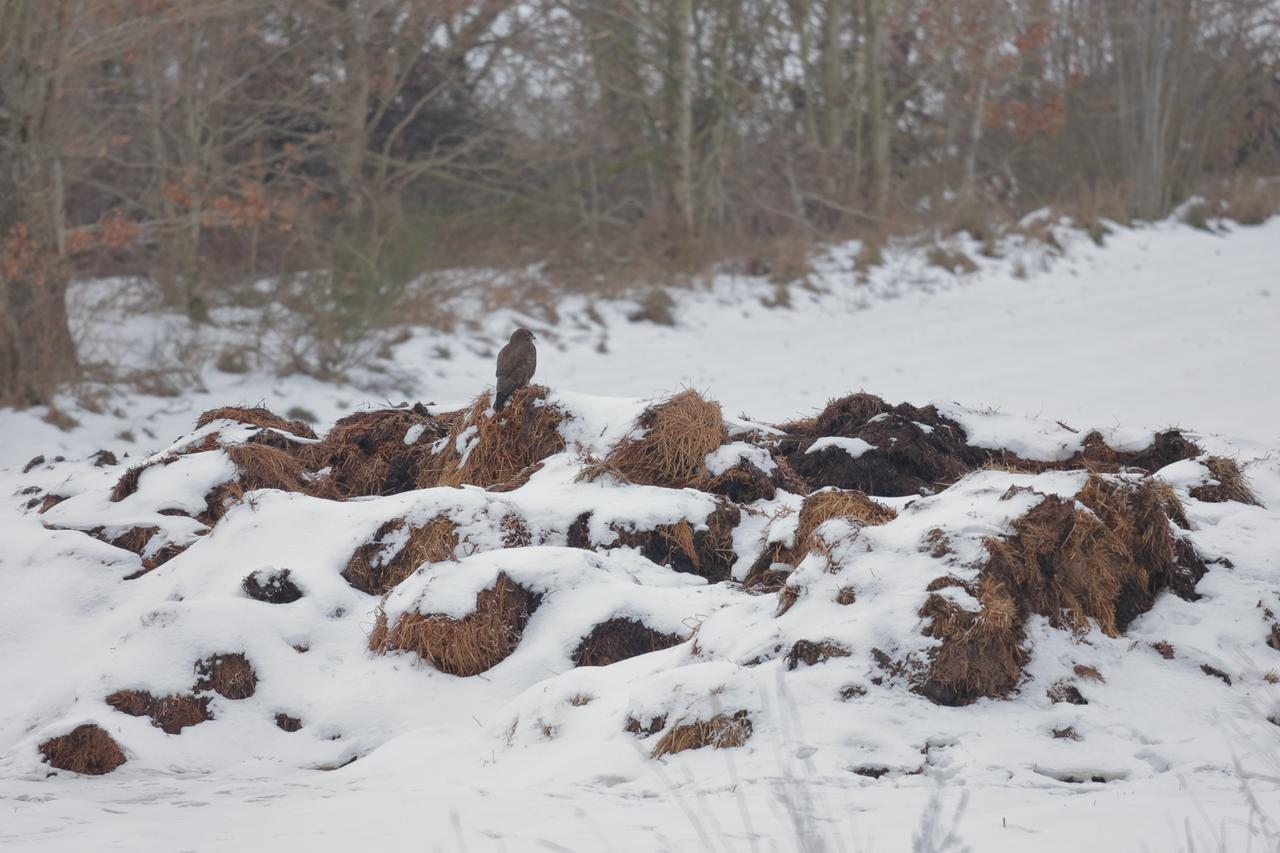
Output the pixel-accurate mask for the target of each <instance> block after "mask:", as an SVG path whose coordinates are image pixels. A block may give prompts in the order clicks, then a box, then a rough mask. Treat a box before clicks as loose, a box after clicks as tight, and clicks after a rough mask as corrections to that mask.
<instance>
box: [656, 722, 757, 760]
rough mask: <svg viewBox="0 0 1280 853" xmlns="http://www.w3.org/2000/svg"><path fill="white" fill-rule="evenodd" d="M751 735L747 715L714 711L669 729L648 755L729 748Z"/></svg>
mask: <svg viewBox="0 0 1280 853" xmlns="http://www.w3.org/2000/svg"><path fill="white" fill-rule="evenodd" d="M750 737H751V718H750V717H749V716H747V712H746V711H737V712H735V713H733V714H716V715H715V716H714V717H712V718H711V719H709V720H695V721H693V722H692V723H684V724H682V725H678V726H676V727H675V728H673V729H672V730H671V731H669V732H667V733H666V734H665V735H663V736H662V739H661V740H659V741H658V743H657V745H656V746H654V748H653V752H652V753H650V757H651V758H661V757H662V756H664V755H674V754H675V753H677V752H684V751H685V750H687V749H702V748H703V747H705V746H710V747H713V748H715V749H731V748H733V747H737V746H742V745H743V744H744V743H746V742H747V739H748V738H750Z"/></svg>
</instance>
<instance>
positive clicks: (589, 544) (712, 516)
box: [566, 502, 742, 583]
mask: <svg viewBox="0 0 1280 853" xmlns="http://www.w3.org/2000/svg"><path fill="white" fill-rule="evenodd" d="M741 519H742V511H741V510H739V509H738V508H737V507H736V506H734V505H733V504H731V503H728V502H720V503H717V505H716V508H715V509H714V510H712V511H711V512H710V513H709V514H708V515H707V517H706V518H705V519H704V520H703V523H702V524H700V525H696V524H694V523H691V522H690V521H689V519H686V518H682V519H680V520H679V521H676V522H674V523H671V524H659V525H656V526H655V527H654V528H653V529H652V530H634V529H627V528H623V527H621V526H618V525H614V526H613V528H612V529H613V532H614V534H615V538H614V541H613V542H611V543H609V544H607V545H597V543H595V542H594V541H592V539H591V537H590V535H589V532H588V531H589V523H590V520H591V514H590V513H583V514H582V515H581V516H579V517H578V518H577V520H575V521H574V523H573V524H572V525H570V527H569V530H568V533H567V537H566V538H567V543H568V545H569V547H571V548H583V549H585V550H589V551H593V550H599V549H600V548H605V549H608V548H617V547H628V548H637V549H639V550H640V553H641V554H643V555H644V557H645V558H646V559H648V560H650V561H652V562H654V563H657V564H658V565H660V566H668V567H670V568H672V569H674V570H676V571H677V572H684V573H686V574H695V575H700V576H701V577H704V578H706V579H707V580H708V581H710V582H712V583H718V582H719V581H723V580H725V579H726V578H728V577H729V573H730V570H731V569H732V568H733V564H734V563H735V562H737V559H738V557H737V554H736V552H735V551H734V550H733V530H734V528H735V527H736V526H737V525H738V523H739V522H740V521H741Z"/></svg>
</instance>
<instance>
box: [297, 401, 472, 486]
mask: <svg viewBox="0 0 1280 853" xmlns="http://www.w3.org/2000/svg"><path fill="white" fill-rule="evenodd" d="M454 417H456V414H455V413H449V414H444V415H432V414H430V413H429V412H428V411H427V410H426V409H425V408H423V407H422V406H414V407H412V408H399V409H374V410H371V411H367V412H356V413H355V414H351V415H347V416H346V417H345V418H342V419H341V420H339V421H338V422H337V423H336V424H334V425H333V428H332V429H330V430H329V431H328V432H327V433H325V437H324V441H322V442H321V443H320V444H318V445H313V446H312V447H310V448H307V449H306V451H305V453H306V455H307V459H308V462H309V464H310V466H311V467H312V468H314V469H315V470H323V469H325V468H327V469H329V476H328V478H327V479H328V481H329V483H330V484H331V488H332V490H333V492H334V494H335V495H336V496H337V497H342V498H352V497H363V496H372V495H394V494H399V493H401V492H407V491H411V490H413V489H416V488H420V487H425V486H431V485H435V483H426V482H420V480H421V478H422V469H423V467H424V466H425V465H426V462H427V460H428V458H429V457H430V451H431V447H432V445H434V444H435V442H436V441H438V440H439V439H441V438H443V437H444V436H445V435H446V434H447V433H448V430H449V425H450V423H452V421H453V418H454ZM410 430H417V439H416V441H413V442H412V443H409V444H406V443H405V437H406V436H408V435H409V434H410Z"/></svg>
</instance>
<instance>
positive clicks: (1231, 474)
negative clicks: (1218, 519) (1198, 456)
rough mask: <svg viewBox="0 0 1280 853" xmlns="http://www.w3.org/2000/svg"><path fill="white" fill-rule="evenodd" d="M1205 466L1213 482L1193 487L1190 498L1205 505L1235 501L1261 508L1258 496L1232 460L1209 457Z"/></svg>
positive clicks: (1222, 457)
mask: <svg viewBox="0 0 1280 853" xmlns="http://www.w3.org/2000/svg"><path fill="white" fill-rule="evenodd" d="M1205 466H1206V467H1207V468H1208V469H1209V474H1210V475H1211V476H1212V477H1213V479H1214V481H1215V482H1213V483H1208V484H1205V485H1203V486H1195V487H1194V488H1192V489H1191V497H1193V498H1195V499H1196V500H1198V501H1204V502H1206V503H1225V502H1226V501H1235V502H1236V503H1242V504H1250V505H1251V506H1262V503H1261V502H1260V501H1259V500H1258V496H1257V495H1256V494H1254V492H1253V489H1252V488H1250V487H1249V481H1248V480H1247V479H1245V476H1244V472H1243V471H1241V470H1240V466H1239V464H1237V463H1236V461H1235V460H1234V459H1228V458H1227V457H1225V456H1210V457H1209V458H1208V459H1207V460H1206V461H1205Z"/></svg>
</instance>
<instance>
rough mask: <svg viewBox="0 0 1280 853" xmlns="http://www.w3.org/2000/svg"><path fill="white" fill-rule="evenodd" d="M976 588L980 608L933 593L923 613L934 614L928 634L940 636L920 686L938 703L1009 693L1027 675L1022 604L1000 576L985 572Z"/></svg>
mask: <svg viewBox="0 0 1280 853" xmlns="http://www.w3.org/2000/svg"><path fill="white" fill-rule="evenodd" d="M968 591H970V592H971V593H972V592H976V597H977V599H978V602H979V603H980V604H981V608H980V609H979V610H977V611H972V610H966V609H965V608H963V607H961V606H960V605H958V604H956V603H955V602H954V601H952V600H951V599H950V598H947V597H946V596H944V595H941V594H939V593H938V592H933V593H930V595H929V597H928V598H927V599H925V603H924V606H923V607H921V608H920V615H921V616H922V617H925V618H927V619H929V620H930V622H929V625H928V626H927V627H926V628H925V630H924V634H925V636H928V637H934V638H935V639H938V640H941V641H942V643H941V645H939V646H938V647H937V648H936V649H934V650H933V652H932V654H931V660H930V664H929V669H928V673H927V675H926V676H925V678H924V680H923V682H921V683H920V684H919V686H918V687H917V689H918V690H919V691H920V692H921V693H922V694H924V695H925V696H927V697H928V698H929V699H931V700H933V701H934V702H936V703H937V704H939V705H966V704H968V703H969V702H972V701H973V700H974V699H976V698H978V697H980V696H990V697H1003V696H1007V695H1009V693H1011V692H1012V691H1013V690H1014V688H1015V687H1017V685H1018V682H1019V681H1020V680H1021V678H1022V668H1023V667H1024V666H1026V664H1027V661H1028V660H1029V658H1030V655H1029V654H1028V653H1027V650H1026V649H1025V648H1024V647H1023V642H1024V640H1025V636H1026V635H1025V634H1024V633H1023V629H1022V624H1023V620H1022V619H1021V618H1019V615H1018V607H1017V605H1016V603H1015V602H1014V600H1013V597H1012V596H1011V595H1010V594H1009V592H1008V590H1007V589H1006V588H1005V587H1004V585H1003V584H1001V583H1000V582H999V581H997V580H995V579H994V578H992V577H988V576H986V575H984V576H983V577H982V579H981V580H980V581H979V585H978V589H977V590H976V591H975V590H968Z"/></svg>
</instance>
